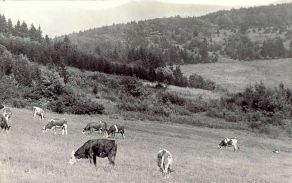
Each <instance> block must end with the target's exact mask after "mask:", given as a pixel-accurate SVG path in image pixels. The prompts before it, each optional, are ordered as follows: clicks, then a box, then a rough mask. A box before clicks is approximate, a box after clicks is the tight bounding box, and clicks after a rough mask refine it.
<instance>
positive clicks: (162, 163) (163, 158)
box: [157, 149, 173, 176]
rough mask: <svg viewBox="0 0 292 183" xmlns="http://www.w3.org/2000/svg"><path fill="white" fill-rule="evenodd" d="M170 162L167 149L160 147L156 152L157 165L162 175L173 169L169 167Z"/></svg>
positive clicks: (171, 159) (170, 155)
mask: <svg viewBox="0 0 292 183" xmlns="http://www.w3.org/2000/svg"><path fill="white" fill-rule="evenodd" d="M172 163H173V158H172V154H171V153H170V152H169V151H168V150H166V149H162V150H160V151H159V152H158V154H157V165H158V167H159V168H160V171H161V172H162V173H163V175H164V176H165V175H167V174H169V173H171V172H173V170H171V169H170V166H171V165H172Z"/></svg>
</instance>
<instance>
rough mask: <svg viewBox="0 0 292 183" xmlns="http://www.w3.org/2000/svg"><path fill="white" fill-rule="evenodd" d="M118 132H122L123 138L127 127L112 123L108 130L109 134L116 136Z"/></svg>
mask: <svg viewBox="0 0 292 183" xmlns="http://www.w3.org/2000/svg"><path fill="white" fill-rule="evenodd" d="M116 133H121V134H122V136H123V138H125V127H124V126H121V125H112V126H110V127H109V129H108V130H107V135H108V136H111V137H115V134H116Z"/></svg>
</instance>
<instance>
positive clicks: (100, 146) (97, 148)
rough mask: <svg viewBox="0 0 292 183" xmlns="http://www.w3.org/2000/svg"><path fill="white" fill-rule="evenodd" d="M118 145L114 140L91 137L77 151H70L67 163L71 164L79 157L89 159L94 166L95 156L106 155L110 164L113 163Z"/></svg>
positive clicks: (102, 156) (101, 156)
mask: <svg viewBox="0 0 292 183" xmlns="http://www.w3.org/2000/svg"><path fill="white" fill-rule="evenodd" d="M117 150H118V146H117V144H116V142H115V141H114V140H108V139H92V140H88V141H87V142H85V143H84V144H83V145H82V146H81V147H80V148H78V149H77V151H74V150H73V151H72V154H71V157H70V160H69V164H71V165H73V164H75V163H76V162H77V160H80V159H89V161H90V163H91V160H93V164H94V166H95V168H96V157H100V158H105V157H107V158H108V160H109V163H110V164H111V165H113V166H114V165H115V158H116V154H117Z"/></svg>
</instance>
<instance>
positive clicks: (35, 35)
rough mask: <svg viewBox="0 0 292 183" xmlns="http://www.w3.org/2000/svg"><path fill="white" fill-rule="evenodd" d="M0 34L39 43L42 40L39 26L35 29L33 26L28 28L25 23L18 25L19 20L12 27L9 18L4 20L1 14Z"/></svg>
mask: <svg viewBox="0 0 292 183" xmlns="http://www.w3.org/2000/svg"><path fill="white" fill-rule="evenodd" d="M0 32H1V33H4V34H10V35H13V36H18V37H22V38H24V37H25V38H30V40H32V41H39V42H41V41H42V40H43V39H44V38H43V36H42V30H41V27H40V26H39V27H38V28H36V27H35V26H34V25H33V24H31V25H30V26H28V25H27V24H26V22H25V21H23V22H22V23H20V21H19V20H18V21H17V23H16V24H15V25H13V23H12V21H11V19H10V18H9V19H8V20H6V17H5V16H4V15H1V14H0Z"/></svg>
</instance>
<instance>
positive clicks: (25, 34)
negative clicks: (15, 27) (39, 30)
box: [20, 21, 28, 37]
mask: <svg viewBox="0 0 292 183" xmlns="http://www.w3.org/2000/svg"><path fill="white" fill-rule="evenodd" d="M20 33H21V37H28V27H27V24H26V23H25V21H23V22H22V24H21V26H20Z"/></svg>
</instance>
